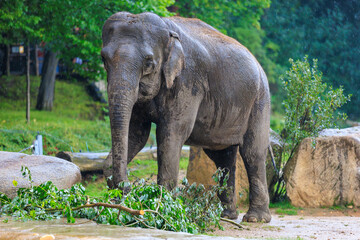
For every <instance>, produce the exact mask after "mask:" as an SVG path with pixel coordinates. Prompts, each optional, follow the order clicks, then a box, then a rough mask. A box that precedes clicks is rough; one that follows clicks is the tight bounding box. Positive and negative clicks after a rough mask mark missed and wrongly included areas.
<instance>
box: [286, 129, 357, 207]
mask: <svg viewBox="0 0 360 240" xmlns="http://www.w3.org/2000/svg"><path fill="white" fill-rule="evenodd" d="M284 177H285V181H286V190H287V195H288V197H289V199H290V200H291V203H292V204H293V205H294V206H300V207H320V206H332V205H334V204H336V205H338V204H350V203H351V204H353V205H355V206H360V127H353V128H347V129H342V130H337V129H327V130H324V131H322V132H321V133H320V136H319V137H318V138H316V147H315V148H314V146H313V144H312V139H310V138H306V139H304V140H303V141H302V142H301V144H300V145H299V148H298V150H297V152H296V153H295V155H294V157H293V158H292V159H291V160H289V161H288V163H287V164H286V167H285V170H284Z"/></svg>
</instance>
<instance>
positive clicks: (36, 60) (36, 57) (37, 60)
mask: <svg viewBox="0 0 360 240" xmlns="http://www.w3.org/2000/svg"><path fill="white" fill-rule="evenodd" d="M38 50H39V49H38V45H37V44H35V74H36V76H39V59H38Z"/></svg>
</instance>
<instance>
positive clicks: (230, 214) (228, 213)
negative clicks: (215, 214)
mask: <svg viewBox="0 0 360 240" xmlns="http://www.w3.org/2000/svg"><path fill="white" fill-rule="evenodd" d="M238 216H239V214H238V213H237V212H236V210H230V209H224V211H223V212H222V213H221V217H223V218H228V219H237V218H238Z"/></svg>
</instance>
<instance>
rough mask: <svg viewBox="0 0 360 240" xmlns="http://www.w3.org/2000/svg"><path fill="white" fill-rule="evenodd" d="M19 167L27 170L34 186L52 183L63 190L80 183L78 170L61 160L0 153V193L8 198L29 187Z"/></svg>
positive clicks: (71, 164)
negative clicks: (15, 184)
mask: <svg viewBox="0 0 360 240" xmlns="http://www.w3.org/2000/svg"><path fill="white" fill-rule="evenodd" d="M21 166H26V167H28V168H29V170H30V172H31V176H32V180H33V184H34V185H40V184H41V183H44V182H47V181H52V182H53V183H54V184H55V186H57V187H58V188H59V189H65V188H70V187H71V186H72V185H74V184H75V183H77V182H80V181H81V174H80V169H79V168H78V167H77V166H76V165H75V164H73V163H71V162H68V161H65V160H63V159H59V158H56V157H50V156H37V155H27V154H23V153H14V152H1V151H0V192H3V193H5V194H6V195H7V196H9V197H10V198H13V197H14V196H16V191H17V190H18V189H19V188H25V187H30V183H29V180H28V178H27V177H26V178H24V177H23V176H22V174H21V171H20V170H21ZM14 180H15V181H16V182H17V186H14V184H13V181H14Z"/></svg>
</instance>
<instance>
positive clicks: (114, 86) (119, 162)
mask: <svg viewBox="0 0 360 240" xmlns="http://www.w3.org/2000/svg"><path fill="white" fill-rule="evenodd" d="M102 39H103V49H102V51H101V55H102V58H103V61H104V66H105V69H106V71H107V80H108V96H109V109H110V110H109V113H110V122H111V135H112V154H113V155H112V158H113V184H114V185H115V186H117V184H118V183H119V182H122V181H127V180H128V179H127V174H126V169H127V164H128V163H129V162H130V161H131V160H132V158H133V157H134V156H135V155H136V154H137V153H138V152H139V151H140V150H141V149H142V148H143V146H144V145H145V143H146V141H147V139H148V136H149V133H150V126H151V122H154V123H156V126H157V127H156V140H157V145H158V154H157V156H158V180H157V181H158V183H159V184H161V185H164V186H166V187H167V188H169V189H171V188H173V187H174V186H175V185H176V182H177V177H178V171H179V159H180V152H181V147H182V146H183V145H184V144H188V145H193V146H200V147H203V148H204V150H205V152H206V154H207V155H208V156H209V157H210V158H211V159H212V160H213V161H214V162H215V164H216V166H217V167H222V168H226V169H227V171H230V178H229V181H228V185H229V186H232V187H233V189H234V188H235V187H234V183H235V166H236V165H235V160H236V152H237V151H240V154H241V156H242V158H243V160H244V163H245V167H246V170H247V173H248V176H249V183H250V207H249V210H248V212H247V214H246V215H245V216H244V218H243V220H244V221H249V222H257V221H265V222H269V221H270V219H271V216H270V211H269V208H268V204H269V197H268V192H267V187H266V186H267V184H266V177H265V158H266V153H267V152H266V150H267V147H268V145H269V119H270V94H269V87H268V81H267V78H266V75H265V73H264V71H263V69H262V68H261V66H260V65H259V63H258V62H257V60H256V59H255V57H254V56H253V55H252V54H251V53H250V52H249V51H248V50H247V49H246V48H245V47H243V46H242V45H241V44H239V43H238V42H237V41H236V40H234V39H232V38H230V37H227V36H225V35H223V34H221V33H220V32H219V31H217V30H216V29H214V28H213V27H211V26H209V25H207V24H206V23H204V22H202V21H200V20H197V19H186V18H180V17H170V18H160V17H159V16H157V15H155V14H152V13H142V14H139V15H133V14H130V13H126V12H119V13H116V14H114V15H112V16H111V17H110V18H109V19H108V20H107V21H106V22H105V25H104V27H103V33H102ZM220 199H221V200H222V202H223V204H224V205H225V206H226V210H225V211H224V212H223V216H225V217H226V216H227V217H229V218H232V219H234V218H236V217H237V213H236V208H235V201H234V200H235V194H234V190H230V191H229V192H228V194H227V195H226V194H222V195H221V196H220Z"/></svg>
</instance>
